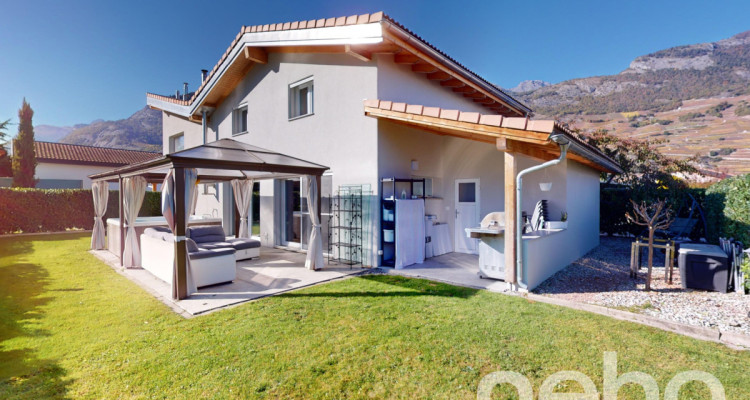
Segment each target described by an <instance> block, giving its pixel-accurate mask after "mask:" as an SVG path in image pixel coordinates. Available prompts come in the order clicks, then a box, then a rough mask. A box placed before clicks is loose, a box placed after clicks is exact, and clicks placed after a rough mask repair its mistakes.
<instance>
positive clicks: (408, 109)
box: [406, 104, 424, 115]
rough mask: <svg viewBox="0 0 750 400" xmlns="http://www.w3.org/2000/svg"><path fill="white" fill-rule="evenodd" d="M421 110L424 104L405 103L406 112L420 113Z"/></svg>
mask: <svg viewBox="0 0 750 400" xmlns="http://www.w3.org/2000/svg"><path fill="white" fill-rule="evenodd" d="M422 110H424V106H420V105H416V104H407V105H406V112H407V113H409V114H417V115H422Z"/></svg>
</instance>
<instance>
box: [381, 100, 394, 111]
mask: <svg viewBox="0 0 750 400" xmlns="http://www.w3.org/2000/svg"><path fill="white" fill-rule="evenodd" d="M392 107H393V102H392V101H388V100H381V101H380V109H381V110H390V109H391V108H392Z"/></svg>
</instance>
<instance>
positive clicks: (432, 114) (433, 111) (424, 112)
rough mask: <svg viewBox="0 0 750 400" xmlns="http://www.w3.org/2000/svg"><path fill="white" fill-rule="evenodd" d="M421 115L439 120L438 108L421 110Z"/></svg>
mask: <svg viewBox="0 0 750 400" xmlns="http://www.w3.org/2000/svg"><path fill="white" fill-rule="evenodd" d="M422 115H424V116H426V117H435V118H440V107H425V108H424V110H422Z"/></svg>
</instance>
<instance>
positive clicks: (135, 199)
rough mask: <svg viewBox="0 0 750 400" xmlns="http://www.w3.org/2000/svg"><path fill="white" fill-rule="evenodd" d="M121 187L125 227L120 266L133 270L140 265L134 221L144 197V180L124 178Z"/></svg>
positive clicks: (139, 250)
mask: <svg viewBox="0 0 750 400" xmlns="http://www.w3.org/2000/svg"><path fill="white" fill-rule="evenodd" d="M122 186H123V187H122V188H121V190H122V199H123V205H124V206H125V207H124V208H125V209H124V210H123V211H124V214H125V224H126V226H127V231H126V232H125V251H124V253H123V256H122V258H123V262H122V265H124V266H125V267H126V268H133V267H138V266H140V264H141V249H140V247H138V237H137V235H136V233H135V219H136V218H138V211H140V209H141V205H143V197H144V196H145V195H146V179H145V178H144V177H142V176H133V177H129V178H125V179H123V181H122Z"/></svg>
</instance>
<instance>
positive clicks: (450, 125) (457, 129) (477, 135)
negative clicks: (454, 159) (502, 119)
mask: <svg viewBox="0 0 750 400" xmlns="http://www.w3.org/2000/svg"><path fill="white" fill-rule="evenodd" d="M365 115H368V116H371V117H376V118H387V119H390V120H395V121H403V122H405V123H407V124H409V125H412V126H416V127H419V128H421V129H426V128H430V129H432V130H438V131H441V132H444V133H445V134H447V135H452V136H459V137H466V138H469V139H472V140H478V141H482V142H490V143H492V142H494V140H495V139H497V138H499V137H507V138H509V139H514V140H517V141H521V142H530V143H537V144H547V143H549V134H546V133H540V132H533V131H525V130H518V129H509V128H502V127H499V126H492V125H482V124H473V123H470V122H462V121H454V120H447V119H445V118H437V117H428V116H425V115H417V114H409V113H403V112H398V111H391V110H382V109H379V108H374V107H367V106H365ZM480 139H481V140H480Z"/></svg>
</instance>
